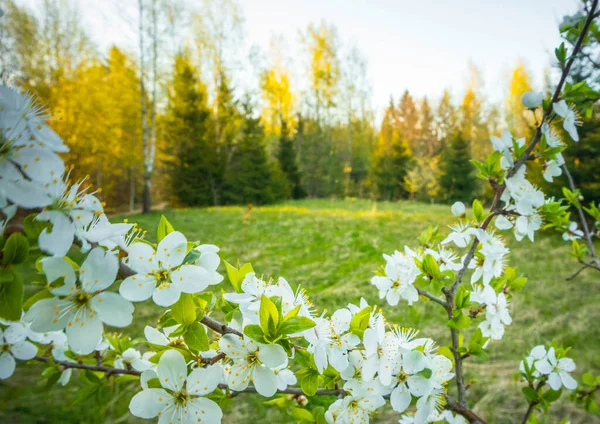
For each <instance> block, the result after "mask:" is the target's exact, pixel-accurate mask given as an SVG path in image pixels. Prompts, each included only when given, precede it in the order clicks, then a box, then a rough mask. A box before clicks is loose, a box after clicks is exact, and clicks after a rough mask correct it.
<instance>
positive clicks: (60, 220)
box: [35, 211, 75, 256]
mask: <svg viewBox="0 0 600 424" xmlns="http://www.w3.org/2000/svg"><path fill="white" fill-rule="evenodd" d="M35 219H37V220H40V221H50V222H51V223H52V230H51V231H48V229H47V228H45V229H44V230H43V231H42V232H41V233H40V235H39V238H38V244H39V246H40V249H41V250H43V251H44V252H47V253H50V254H51V255H54V256H65V255H66V254H67V252H68V251H69V249H70V248H71V245H72V244H73V239H74V238H75V226H74V225H73V223H72V222H71V220H70V219H69V218H67V217H66V216H65V215H63V214H62V213H60V212H57V211H48V212H42V213H40V214H39V215H38V216H37V217H36V218H35Z"/></svg>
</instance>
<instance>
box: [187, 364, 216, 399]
mask: <svg viewBox="0 0 600 424" xmlns="http://www.w3.org/2000/svg"><path fill="white" fill-rule="evenodd" d="M222 379H223V368H222V367H221V365H220V364H215V365H209V366H208V367H206V368H196V369H195V370H194V371H192V372H191V373H190V375H189V376H188V378H187V392H188V393H189V394H190V395H192V396H204V395H207V394H209V393H212V392H213V391H214V390H215V389H216V388H217V385H218V384H219V383H220V382H221V380H222Z"/></svg>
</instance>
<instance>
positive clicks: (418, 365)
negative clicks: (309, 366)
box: [326, 314, 454, 423]
mask: <svg viewBox="0 0 600 424" xmlns="http://www.w3.org/2000/svg"><path fill="white" fill-rule="evenodd" d="M379 317H380V316H379V315H376V314H375V315H373V321H372V322H371V323H370V324H369V327H368V328H367V329H366V330H365V333H364V348H365V349H364V351H362V352H361V351H352V352H350V354H349V358H350V359H349V365H348V368H346V370H344V371H343V372H342V373H341V374H340V375H341V377H342V379H344V380H345V384H344V389H345V390H346V391H348V392H349V393H350V396H346V398H344V399H340V400H338V401H336V402H334V403H333V404H332V405H331V406H330V407H329V410H328V411H327V414H326V418H327V420H328V422H330V423H353V422H368V421H369V416H370V415H371V414H372V413H373V412H374V411H375V410H376V409H377V408H379V407H381V406H383V405H384V403H385V401H384V396H388V395H389V397H390V402H391V405H392V408H393V409H394V410H395V411H397V412H404V411H405V410H406V409H407V408H408V407H409V406H410V405H411V403H413V400H416V402H415V404H416V417H417V420H418V421H416V422H426V421H424V420H425V419H426V418H427V417H429V416H430V415H431V414H433V413H438V412H439V411H440V410H441V408H442V406H443V393H444V391H443V389H444V387H445V385H446V383H447V381H448V380H450V379H451V378H453V377H454V374H453V373H452V362H451V361H450V360H449V359H448V358H446V357H445V356H442V355H438V354H436V353H435V351H436V348H435V344H434V342H433V341H432V340H430V339H426V338H416V334H417V332H416V331H414V330H408V329H396V330H393V331H387V332H386V331H385V329H384V327H383V324H380V321H378V319H379ZM381 319H382V318H381ZM381 322H382V321H381ZM348 398H350V400H346V399H348Z"/></svg>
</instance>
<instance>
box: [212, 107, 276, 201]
mask: <svg viewBox="0 0 600 424" xmlns="http://www.w3.org/2000/svg"><path fill="white" fill-rule="evenodd" d="M264 138H265V134H264V130H263V126H262V125H261V123H260V118H257V117H255V116H254V112H253V109H252V106H251V105H250V103H249V102H248V101H246V102H245V103H244V105H243V126H242V134H241V139H240V140H239V142H238V144H237V146H236V148H235V150H234V151H233V153H232V156H231V161H230V162H229V164H228V166H227V171H226V173H225V178H224V181H223V201H224V202H225V203H228V204H246V203H250V204H255V205H262V204H266V203H271V202H273V201H274V200H276V196H275V193H274V192H273V181H272V175H271V168H270V165H269V161H268V159H267V152H266V150H265V145H264Z"/></svg>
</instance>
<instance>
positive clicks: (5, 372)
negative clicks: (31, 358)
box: [0, 352, 17, 380]
mask: <svg viewBox="0 0 600 424" xmlns="http://www.w3.org/2000/svg"><path fill="white" fill-rule="evenodd" d="M16 366H17V362H16V361H15V358H13V357H12V355H11V354H10V353H8V352H4V353H2V354H0V380H4V379H7V378H8V377H10V376H11V375H13V373H14V372H15V367H16Z"/></svg>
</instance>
